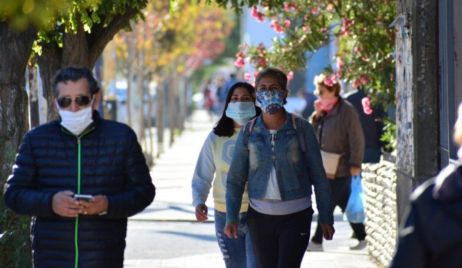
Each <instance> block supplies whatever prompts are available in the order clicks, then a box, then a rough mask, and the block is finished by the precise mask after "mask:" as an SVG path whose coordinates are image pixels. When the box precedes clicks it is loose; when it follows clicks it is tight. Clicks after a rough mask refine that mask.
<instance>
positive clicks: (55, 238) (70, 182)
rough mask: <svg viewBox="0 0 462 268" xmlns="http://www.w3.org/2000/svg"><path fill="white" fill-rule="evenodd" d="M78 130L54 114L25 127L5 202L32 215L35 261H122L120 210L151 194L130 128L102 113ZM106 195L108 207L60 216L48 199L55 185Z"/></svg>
mask: <svg viewBox="0 0 462 268" xmlns="http://www.w3.org/2000/svg"><path fill="white" fill-rule="evenodd" d="M93 121H94V122H93V123H92V124H91V125H90V126H89V127H88V128H87V129H86V130H85V131H84V132H83V133H82V134H81V135H80V136H79V137H77V136H74V135H73V134H71V133H69V132H67V131H66V130H65V129H64V128H62V127H61V125H60V122H59V121H53V122H50V123H48V124H45V125H42V126H39V127H37V128H35V129H32V130H31V131H30V132H28V133H27V134H26V136H25V138H24V140H23V143H22V144H21V146H20V149H19V152H18V155H17V158H16V163H15V166H14V168H13V174H12V175H11V176H10V177H9V178H8V181H7V184H6V187H5V195H4V198H5V202H6V204H7V206H8V207H10V208H11V209H13V210H14V211H15V212H16V213H18V214H26V215H31V216H33V217H32V223H31V225H32V226H31V238H32V249H33V262H34V267H45V268H52V267H60V268H62V267H85V268H86V267H95V268H96V267H98V268H101V267H123V254H124V249H125V236H126V233H127V217H129V216H131V215H134V214H135V213H137V212H140V211H141V210H143V209H144V208H145V207H146V206H148V205H149V204H150V203H151V202H152V200H153V199H154V195H155V187H154V185H153V183H152V180H151V176H150V174H149V169H148V167H147V165H146V161H145V158H144V156H143V153H142V151H141V148H140V145H139V143H138V142H137V139H136V135H135V133H134V132H133V131H132V130H131V129H130V128H129V127H128V126H126V125H124V124H120V123H117V122H113V121H108V120H104V119H102V118H100V117H99V115H98V113H97V112H95V113H94V115H93ZM64 190H70V191H73V192H75V193H82V194H91V195H98V194H104V195H106V196H107V198H108V202H109V208H108V211H107V214H105V215H102V216H79V217H78V218H64V217H60V216H58V215H57V214H55V213H54V212H53V210H52V207H51V202H52V197H53V195H54V194H55V193H57V192H59V191H64Z"/></svg>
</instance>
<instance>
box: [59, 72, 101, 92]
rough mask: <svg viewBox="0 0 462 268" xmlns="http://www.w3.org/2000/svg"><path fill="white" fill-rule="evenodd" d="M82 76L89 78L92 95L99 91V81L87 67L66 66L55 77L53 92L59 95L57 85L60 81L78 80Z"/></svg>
mask: <svg viewBox="0 0 462 268" xmlns="http://www.w3.org/2000/svg"><path fill="white" fill-rule="evenodd" d="M82 78H85V79H87V81H88V85H89V88H90V94H91V95H94V94H96V93H98V91H99V86H98V82H97V81H96V79H95V77H93V73H92V72H91V71H90V70H88V69H87V68H85V67H65V68H62V69H60V70H59V71H58V72H57V73H56V75H55V77H54V78H53V94H55V96H58V95H59V92H58V87H57V86H58V84H59V83H61V82H64V83H66V82H67V81H73V82H76V81H78V80H80V79H82Z"/></svg>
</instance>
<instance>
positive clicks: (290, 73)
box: [287, 71, 294, 81]
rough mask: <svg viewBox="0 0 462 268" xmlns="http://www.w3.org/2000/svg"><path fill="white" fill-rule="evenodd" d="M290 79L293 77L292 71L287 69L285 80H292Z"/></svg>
mask: <svg viewBox="0 0 462 268" xmlns="http://www.w3.org/2000/svg"><path fill="white" fill-rule="evenodd" d="M292 79H294V72H292V71H289V72H288V73H287V80H289V81H290V80H292Z"/></svg>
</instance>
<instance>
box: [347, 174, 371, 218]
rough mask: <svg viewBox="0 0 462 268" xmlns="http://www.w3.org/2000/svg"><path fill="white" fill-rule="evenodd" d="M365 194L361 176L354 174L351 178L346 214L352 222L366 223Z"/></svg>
mask: <svg viewBox="0 0 462 268" xmlns="http://www.w3.org/2000/svg"><path fill="white" fill-rule="evenodd" d="M363 195H364V194H363V186H362V184H361V176H353V177H352V178H351V193H350V197H349V198H348V203H347V206H346V208H345V215H346V217H347V219H348V221H349V222H351V223H364V221H365V220H366V213H365V211H364V203H363V199H364V197H363Z"/></svg>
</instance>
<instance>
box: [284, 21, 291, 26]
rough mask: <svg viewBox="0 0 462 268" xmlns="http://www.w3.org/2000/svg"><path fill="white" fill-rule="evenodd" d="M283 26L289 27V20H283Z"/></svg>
mask: <svg viewBox="0 0 462 268" xmlns="http://www.w3.org/2000/svg"><path fill="white" fill-rule="evenodd" d="M284 26H285V27H286V28H289V27H290V20H285V21H284Z"/></svg>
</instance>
